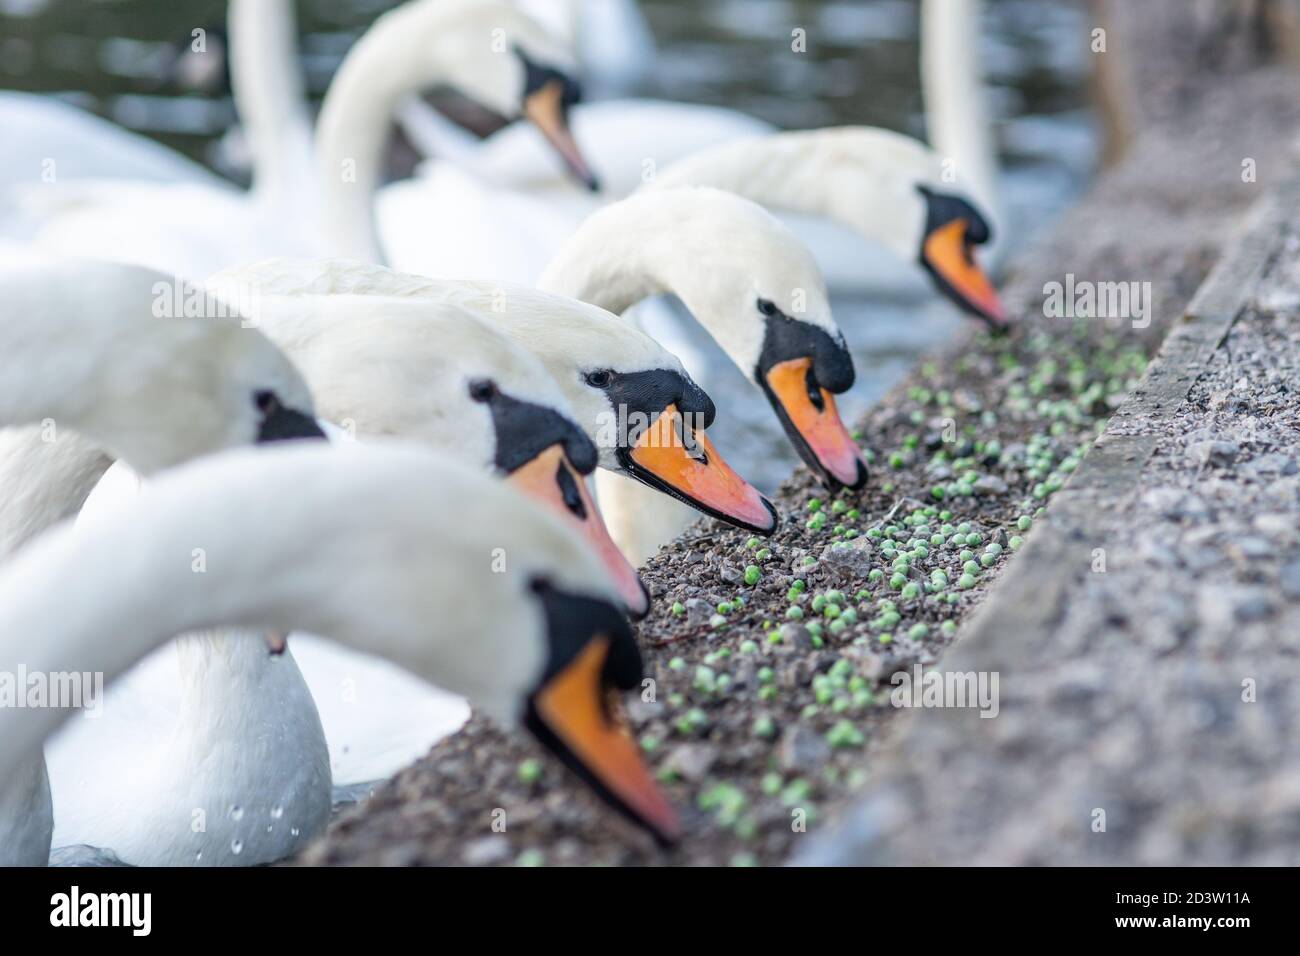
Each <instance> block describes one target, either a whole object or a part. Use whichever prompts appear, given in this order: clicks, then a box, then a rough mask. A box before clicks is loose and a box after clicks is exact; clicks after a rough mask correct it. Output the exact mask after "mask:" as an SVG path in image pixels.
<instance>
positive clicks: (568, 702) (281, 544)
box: [0, 444, 676, 838]
mask: <svg viewBox="0 0 1300 956" xmlns="http://www.w3.org/2000/svg"><path fill="white" fill-rule="evenodd" d="M196 501H201V502H203V503H204V507H202V508H195V507H194V502H196ZM452 502H454V506H450V505H449V503H452ZM194 541H204V542H207V544H208V555H209V565H208V573H207V574H206V575H198V574H194V573H192V571H191V570H190V568H189V567H188V566H186V565H185V564H184V563H182V562H177V561H176V560H175V555H176V554H177V553H188V549H189V548H190V547H191V546H192V542H194ZM304 542H309V543H310V545H309V547H307V548H305V549H304V547H303V545H304ZM493 548H504V549H505V551H506V553H507V555H509V559H508V564H507V566H506V568H505V569H504V570H501V569H500V568H495V569H494V568H493V566H492V562H491V560H490V555H491V554H492V549H493ZM124 551H126V553H129V554H130V560H123V557H122V556H123V553H124ZM159 594H166V595H167V600H165V601H159V600H158V595H159ZM612 597H613V591H612V589H611V587H610V586H609V584H608V583H607V582H606V580H605V578H604V572H603V570H602V569H601V568H600V566H599V565H598V564H597V563H596V562H595V559H594V558H593V557H591V556H590V555H589V554H588V552H587V550H586V549H585V547H584V546H583V545H582V544H581V543H580V542H579V541H578V539H577V538H576V537H574V536H573V535H572V534H571V533H570V532H569V531H568V530H567V529H565V528H564V527H563V526H562V525H561V524H559V523H558V521H556V520H554V519H552V518H551V517H550V516H549V515H546V514H545V513H543V512H541V511H538V510H537V509H535V508H534V507H533V506H532V505H530V504H529V503H528V502H526V501H525V500H524V499H522V498H521V497H520V496H519V495H518V494H517V493H515V492H513V491H512V490H510V489H507V488H505V487H503V486H501V485H500V484H498V483H493V482H486V483H485V482H484V481H483V480H482V476H481V473H479V472H478V471H477V470H473V469H465V468H463V467H460V466H457V465H455V464H454V463H452V462H449V461H447V460H446V459H444V458H442V457H440V456H437V455H436V454H434V453H432V452H429V451H426V450H422V449H421V450H416V449H411V448H382V449H380V448H356V449H351V450H349V451H348V452H347V453H345V454H340V453H338V452H336V451H332V450H331V449H330V448H328V447H327V446H326V447H318V448H316V447H308V446H307V445H306V444H304V445H303V446H302V447H299V448H282V449H279V450H261V451H258V452H247V451H245V452H232V453H229V454H226V455H223V456H220V457H218V458H213V459H210V460H208V461H206V462H201V463H197V464H195V465H192V466H187V467H184V468H181V469H177V470H175V471H173V472H171V473H169V474H168V475H165V476H162V477H160V478H159V479H158V480H157V481H155V482H152V483H151V486H150V487H149V488H147V489H146V491H145V493H144V494H143V495H141V497H140V500H139V502H138V503H137V504H134V505H132V506H131V507H128V508H124V509H122V510H121V511H119V512H118V513H117V514H115V515H111V516H107V517H106V518H105V520H104V522H103V523H101V524H97V525H96V526H94V527H93V528H89V529H70V528H67V527H66V526H65V527H63V528H60V529H57V530H56V531H54V532H51V533H50V534H47V535H45V536H43V537H42V538H41V540H40V541H38V542H35V543H33V545H32V546H31V547H30V548H28V549H27V550H25V552H24V553H23V555H22V556H20V557H19V558H18V559H16V560H15V561H14V562H13V563H12V564H11V565H10V566H9V567H8V568H6V569H5V570H4V571H3V572H0V663H2V664H4V665H6V666H16V665H17V664H20V663H21V664H23V665H24V666H26V667H27V669H28V672H29V673H31V672H56V671H71V670H80V671H92V672H96V671H98V672H102V673H103V674H104V676H105V679H106V681H112V680H113V679H114V678H116V677H118V676H120V675H121V674H122V673H123V672H124V671H125V670H126V668H128V667H129V666H131V665H132V664H133V663H134V662H135V661H137V660H138V659H139V658H140V657H142V656H143V655H144V654H146V653H148V652H149V651H150V650H152V649H154V648H156V647H157V646H159V645H160V644H162V643H164V642H166V641H168V640H170V638H171V636H172V635H173V634H175V633H185V632H192V631H196V630H202V629H206V628H211V627H216V626H223V625H224V626H234V627H242V628H249V629H255V630H258V631H261V630H265V629H272V630H276V631H283V632H287V631H291V630H294V629H296V628H301V629H304V630H309V631H312V632H315V633H320V634H323V635H328V636H329V637H330V638H332V639H333V640H336V641H342V642H344V643H347V644H348V645H349V646H351V647H354V648H356V649H358V650H361V651H364V652H367V653H371V654H378V655H380V656H383V657H386V658H387V659H389V660H392V661H394V662H395V663H397V664H399V665H400V666H403V667H405V668H407V669H410V670H412V671H413V672H415V673H417V674H419V675H420V676H421V677H424V678H425V679H429V680H435V681H437V682H438V683H439V684H441V685H442V686H445V687H447V688H448V689H451V690H454V691H456V692H458V693H461V694H464V695H465V696H467V697H469V699H470V700H471V701H472V702H473V703H474V705H475V706H476V707H479V708H481V709H482V710H483V711H484V712H485V713H487V714H489V715H490V716H492V717H493V718H494V719H498V720H502V721H505V722H507V723H508V724H515V723H519V722H522V723H524V724H525V726H527V727H529V728H530V729H532V730H534V732H537V733H539V734H542V735H543V736H542V739H543V741H544V742H545V743H546V744H547V746H549V747H551V748H552V749H554V750H555V751H556V752H557V753H559V754H560V756H561V757H562V758H563V759H565V760H566V762H570V764H571V765H573V766H577V767H581V768H583V769H584V772H586V773H588V774H590V777H589V779H594V780H598V781H600V783H601V785H602V795H603V796H604V797H605V798H606V799H607V800H609V801H610V802H611V803H613V804H614V805H615V806H617V807H619V808H620V809H621V810H623V811H624V812H625V813H628V814H629V815H631V816H633V817H635V818H636V819H638V820H640V821H641V822H643V823H645V824H646V825H647V826H651V827H652V828H654V830H655V832H656V833H658V834H659V835H660V836H661V837H664V838H669V837H671V836H672V835H673V834H674V833H675V831H676V821H675V819H674V818H673V814H672V810H671V808H670V807H668V805H667V804H666V803H665V802H664V801H663V798H662V797H661V796H660V795H659V792H658V790H657V788H656V787H655V786H654V784H653V782H652V780H651V779H650V778H649V776H648V774H647V773H646V771H645V769H644V766H643V764H642V763H641V761H640V759H639V756H638V755H637V752H636V746H635V744H634V743H632V742H631V740H630V739H629V738H628V737H627V736H626V735H625V734H623V733H621V732H619V731H618V730H617V729H616V728H615V727H614V725H612V724H611V722H610V718H609V717H608V716H605V714H604V711H603V710H602V704H601V701H602V700H604V699H605V697H606V693H607V690H606V688H607V687H609V688H610V689H612V688H613V687H615V686H616V687H618V688H620V689H631V688H633V687H636V686H638V683H639V680H640V677H641V670H642V669H641V661H640V655H639V653H638V652H637V649H636V644H635V642H634V640H633V638H632V634H631V631H630V629H629V628H628V627H627V624H626V622H625V620H624V619H623V618H622V616H621V614H619V612H618V611H617V609H616V607H615V606H614V605H613V604H612V603H611V600H612ZM485 607H490V608H492V609H493V610H492V614H491V615H490V616H484V615H483V611H482V609H483V608H485ZM38 632H39V633H41V634H43V635H44V636H43V639H42V640H40V641H33V640H32V638H31V635H32V634H34V633H38ZM557 682H559V684H560V685H562V686H557ZM66 716H67V714H66V711H58V710H55V709H52V708H40V709H30V708H21V709H19V708H8V709H5V710H4V711H3V712H2V713H0V775H3V779H9V778H10V775H11V774H12V772H13V770H14V768H15V767H16V766H17V765H18V764H19V763H20V762H21V761H22V760H23V759H24V758H25V757H26V756H27V755H28V754H30V753H31V752H33V750H34V749H35V748H38V747H39V746H40V744H41V742H42V741H43V740H44V739H45V738H46V737H47V736H49V734H50V733H51V732H52V731H53V730H54V729H55V728H56V727H57V726H58V725H59V723H60V722H61V721H62V720H63V719H64V718H65V717H66ZM259 823H260V821H259Z"/></svg>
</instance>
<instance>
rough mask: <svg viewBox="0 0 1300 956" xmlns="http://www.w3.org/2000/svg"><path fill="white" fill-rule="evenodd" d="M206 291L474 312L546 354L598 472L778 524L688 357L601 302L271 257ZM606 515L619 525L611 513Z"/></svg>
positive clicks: (721, 515) (760, 523) (733, 517)
mask: <svg viewBox="0 0 1300 956" xmlns="http://www.w3.org/2000/svg"><path fill="white" fill-rule="evenodd" d="M209 287H210V288H211V289H213V290H214V291H216V292H218V293H220V292H221V291H222V290H235V289H244V290H247V292H246V294H247V295H248V296H249V298H257V297H264V296H269V295H339V294H347V295H363V296H388V297H397V298H408V299H417V300H423V301H436V302H449V303H453V304H455V305H458V306H460V307H463V308H466V309H468V310H469V311H470V312H471V313H472V314H473V315H474V316H475V317H477V318H478V319H479V320H481V321H483V322H485V323H487V324H488V325H490V326H491V327H492V328H494V329H496V330H497V331H499V332H501V333H502V334H504V335H505V336H506V337H507V338H508V339H510V340H511V341H512V342H513V343H515V344H516V345H518V346H519V347H521V348H523V349H524V350H525V351H527V352H529V353H531V354H532V355H534V356H536V357H537V358H538V359H539V360H540V361H541V363H542V365H543V367H545V368H546V370H547V371H548V372H549V373H550V374H551V376H552V378H554V380H555V381H556V383H557V384H558V385H559V387H560V390H561V392H563V393H564V396H565V398H567V399H568V402H569V405H570V407H571V408H572V410H573V414H574V417H575V420H576V421H577V422H578V423H579V424H580V425H581V426H582V428H583V430H584V431H585V432H586V433H587V435H588V437H589V438H591V439H592V441H593V442H595V444H596V447H597V449H598V452H599V462H600V467H601V468H602V469H604V470H609V471H613V472H617V473H618V474H621V475H625V476H627V477H629V478H633V479H635V480H637V481H638V482H640V483H642V484H645V485H648V486H649V487H650V488H652V489H654V490H655V491H656V492H659V493H662V494H664V495H667V496H669V497H671V498H674V499H676V500H678V501H681V502H683V503H685V504H688V505H690V506H691V507H692V508H694V509H695V510H696V511H700V512H703V513H704V514H707V515H710V516H712V517H714V518H718V519H719V520H721V521H725V522H728V523H730V524H733V525H736V526H738V527H741V528H746V529H748V530H751V531H753V532H755V533H756V534H770V533H772V531H774V530H775V528H776V525H777V522H778V518H777V513H776V509H775V508H774V507H773V505H772V503H771V502H770V501H768V500H767V499H766V498H765V497H763V496H762V495H761V494H759V492H758V491H757V490H756V489H755V488H753V486H751V485H750V484H749V483H748V482H746V481H745V480H744V479H743V478H741V476H740V475H738V474H737V473H736V472H735V471H734V470H733V469H732V468H731V466H730V465H729V464H727V461H726V459H725V458H723V456H722V455H721V454H720V453H719V452H718V450H717V449H716V448H714V447H713V444H712V442H711V441H710V440H709V438H708V435H707V434H706V433H705V429H706V428H708V426H709V425H711V424H712V422H713V419H714V415H715V411H716V410H715V408H714V405H713V402H712V400H710V399H709V397H708V395H707V394H706V393H705V392H704V391H703V390H702V389H701V388H700V387H699V386H698V385H696V384H695V382H694V381H693V380H692V379H691V377H690V376H689V375H688V374H687V373H686V371H685V370H684V369H683V368H682V363H681V361H680V360H679V359H678V358H677V357H676V356H674V355H673V354H672V353H670V352H668V351H667V350H665V349H664V348H663V347H662V346H660V345H659V344H658V343H657V342H655V341H654V339H652V338H650V337H649V336H648V335H646V334H645V333H643V332H641V331H639V330H638V329H636V328H635V327H634V326H632V325H630V324H629V323H627V322H625V321H623V320H621V319H619V318H617V317H616V316H613V315H610V314H609V313H608V312H605V311H604V310H602V309H599V308H597V307H595V306H592V305H588V304H585V303H582V302H578V301H575V300H574V299H571V298H568V297H566V296H561V295H555V294H553V293H548V292H544V291H541V290H538V289H535V288H532V287H529V286H521V285H515V284H512V283H493V282H465V281H448V280H438V279H429V278H427V277H424V276H416V275H407V274H404V273H400V272H396V271H394V270H391V269H388V268H385V267H383V266H378V265H373V264H368V263H363V262H357V261H354V260H341V259H333V260H289V259H271V260H268V261H266V262H261V263H253V264H251V265H249V266H245V267H242V268H240V269H232V270H228V271H227V272H224V273H221V274H219V275H217V276H213V277H212V278H211V279H210V280H209ZM681 435H689V437H677V436H681ZM601 509H602V511H603V512H604V511H605V507H604V504H603V503H602V504H601ZM605 519H606V523H607V524H609V525H610V527H611V532H612V531H613V530H614V528H613V523H612V521H611V520H610V516H609V514H608V513H607V512H606V514H605ZM614 540H615V541H616V542H617V541H618V537H617V535H615V538H614Z"/></svg>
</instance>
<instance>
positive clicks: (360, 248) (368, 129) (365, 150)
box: [316, 0, 491, 263]
mask: <svg viewBox="0 0 1300 956" xmlns="http://www.w3.org/2000/svg"><path fill="white" fill-rule="evenodd" d="M468 9H472V5H471V4H469V3H467V2H465V0H415V2H412V3H407V4H405V5H404V6H400V7H397V8H396V9H394V10H391V11H390V12H388V13H386V14H384V15H383V16H382V17H380V18H379V19H378V20H376V21H375V23H374V25H373V26H372V27H371V28H370V29H369V30H367V31H366V33H365V35H364V36H363V37H362V38H361V39H360V40H358V41H357V42H356V44H355V45H354V46H353V47H352V49H351V50H350V51H349V52H348V55H347V57H346V58H345V59H344V60H343V64H342V65H341V66H340V67H339V70H338V72H337V73H336V74H335V76H334V79H333V81H332V82H331V83H330V88H329V91H328V92H327V93H326V95H325V102H324V103H323V104H322V105H321V112H320V117H319V119H318V120H317V126H316V138H317V144H318V147H319V153H320V160H319V175H320V176H321V186H322V189H323V200H324V202H323V206H324V210H325V233H326V235H325V241H326V244H327V247H328V248H327V249H326V250H325V251H326V253H327V254H329V255H335V256H345V257H347V258H352V259H360V260H363V261H367V262H378V263H383V262H384V256H383V247H382V245H381V243H380V241H379V233H378V226H377V223H376V221H375V213H374V193H375V190H376V189H378V188H379V185H380V182H381V180H382V176H383V168H384V151H385V148H386V146H387V144H388V136H389V127H390V125H391V124H392V122H393V119H394V117H395V115H396V114H397V112H398V109H399V107H400V106H401V104H402V101H403V99H404V98H405V97H406V96H407V95H408V94H409V93H411V92H413V91H414V90H417V89H420V88H424V87H432V86H436V85H438V84H439V83H444V82H448V81H449V80H450V76H449V73H450V71H449V70H448V69H446V64H447V62H448V58H449V57H455V56H458V55H464V52H463V50H455V49H454V47H455V46H456V45H457V44H465V43H467V42H472V41H468V40H467V38H466V37H465V36H464V35H463V32H462V31H459V30H457V29H455V27H456V26H457V21H458V20H460V19H461V18H463V17H464V16H465V12H466V10H468ZM442 26H445V27H446V29H441V28H440V27H442ZM480 39H481V41H482V44H483V49H482V51H481V53H480V55H491V53H490V50H489V49H488V48H487V44H488V42H489V40H490V36H488V35H485V36H484V37H482V38H480ZM449 45H450V46H451V47H453V49H448V46H449ZM476 49H477V48H476ZM431 225H432V224H431Z"/></svg>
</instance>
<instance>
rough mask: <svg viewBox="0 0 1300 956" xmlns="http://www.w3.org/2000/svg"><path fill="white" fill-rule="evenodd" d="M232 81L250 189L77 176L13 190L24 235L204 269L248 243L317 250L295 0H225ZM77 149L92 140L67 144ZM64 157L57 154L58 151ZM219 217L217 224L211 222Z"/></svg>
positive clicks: (209, 180) (193, 179)
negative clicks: (248, 158)
mask: <svg viewBox="0 0 1300 956" xmlns="http://www.w3.org/2000/svg"><path fill="white" fill-rule="evenodd" d="M228 19H229V29H230V39H231V46H230V57H231V80H232V86H233V90H234V95H235V101H236V106H237V109H238V113H239V117H240V119H241V121H242V123H243V126H244V131H245V134H246V138H247V141H248V144H249V149H250V151H251V159H252V168H253V183H252V187H251V188H250V189H249V190H244V189H241V188H239V187H237V186H235V185H234V184H232V183H229V182H227V181H225V180H222V179H220V178H219V177H216V176H214V175H212V174H205V175H202V176H186V177H149V176H142V177H138V178H126V177H124V176H121V175H111V176H105V177H100V178H91V179H87V178H73V177H66V176H63V175H60V176H59V177H58V178H57V179H56V180H55V181H54V183H53V184H49V183H40V184H37V185H26V186H20V187H16V188H13V189H10V190H9V191H8V202H9V204H10V205H11V207H12V208H13V215H12V217H11V218H13V219H15V220H16V221H18V222H19V223H21V224H22V227H21V234H20V238H24V239H29V240H30V241H31V242H33V243H34V244H35V245H36V246H37V247H38V248H41V249H47V250H51V251H55V252H57V253H59V254H61V255H74V256H81V257H86V258H103V259H110V260H114V261H124V262H131V263H135V264H139V265H146V266H149V267H151V268H156V269H161V270H164V271H170V272H172V273H174V274H176V275H184V276H204V275H208V274H209V273H211V272H213V271H215V270H216V269H218V268H221V267H222V266H223V265H228V264H230V263H231V262H232V261H238V260H239V258H240V257H241V255H243V254H246V253H244V252H241V250H249V251H252V250H257V249H263V250H266V251H267V252H268V253H269V252H270V251H279V252H284V251H286V250H295V249H296V250H306V249H309V248H311V243H312V238H311V237H312V230H313V206H314V202H315V193H316V190H315V189H314V188H313V182H312V180H311V179H310V178H309V177H310V173H311V169H312V156H313V153H312V145H311V125H310V118H309V116H308V114H307V110H306V99H305V94H304V92H303V86H302V80H301V77H300V75H299V72H298V68H297V46H296V36H295V32H296V21H295V18H294V14H293V3H292V0H230V2H229V5H228ZM67 148H68V149H69V150H70V151H72V152H73V153H74V154H77V153H80V152H82V151H84V150H85V149H86V148H87V147H86V146H84V145H82V144H79V143H76V142H71V143H69V144H68V147H67ZM56 155H57V154H56ZM218 224H219V228H214V226H217V225H218Z"/></svg>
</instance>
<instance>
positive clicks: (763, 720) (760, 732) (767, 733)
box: [754, 714, 776, 740]
mask: <svg viewBox="0 0 1300 956" xmlns="http://www.w3.org/2000/svg"><path fill="white" fill-rule="evenodd" d="M754 736H755V737H762V738H763V739H765V740H766V739H769V738H771V737H775V736H776V721H774V720H773V719H772V718H771V717H769V716H767V715H766V714H760V715H759V716H758V717H756V718H755V719H754Z"/></svg>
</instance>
